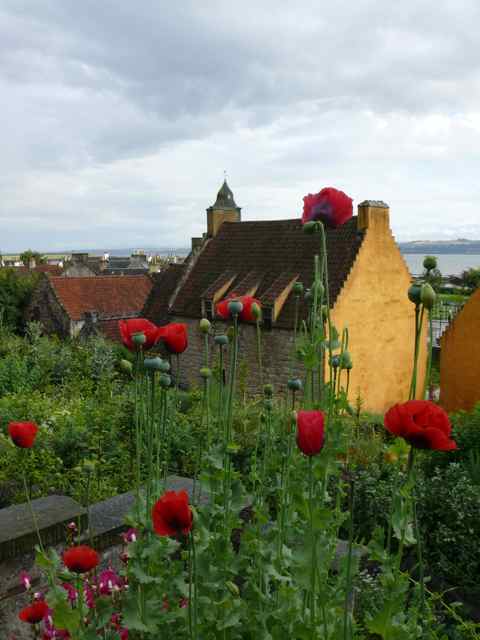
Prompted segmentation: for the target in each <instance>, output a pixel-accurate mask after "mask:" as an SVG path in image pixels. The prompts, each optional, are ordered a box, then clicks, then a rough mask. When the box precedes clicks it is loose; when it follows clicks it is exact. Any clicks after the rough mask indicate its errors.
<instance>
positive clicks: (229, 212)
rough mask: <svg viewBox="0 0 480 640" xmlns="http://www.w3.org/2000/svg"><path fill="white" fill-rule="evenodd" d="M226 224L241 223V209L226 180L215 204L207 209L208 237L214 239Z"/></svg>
mask: <svg viewBox="0 0 480 640" xmlns="http://www.w3.org/2000/svg"><path fill="white" fill-rule="evenodd" d="M224 222H241V207H237V205H236V203H235V200H234V197H233V193H232V190H231V189H230V187H229V186H228V184H227V181H226V180H224V181H223V184H222V186H221V187H220V191H219V192H218V194H217V199H216V201H215V204H213V205H212V206H211V207H208V209H207V236H208V237H209V238H214V237H215V236H216V235H217V233H218V230H219V229H220V227H221V226H222V224H223V223H224Z"/></svg>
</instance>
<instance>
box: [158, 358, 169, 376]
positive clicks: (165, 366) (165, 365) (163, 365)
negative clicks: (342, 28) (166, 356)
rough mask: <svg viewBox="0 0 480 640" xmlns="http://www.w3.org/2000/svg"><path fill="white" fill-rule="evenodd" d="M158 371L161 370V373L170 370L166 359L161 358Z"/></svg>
mask: <svg viewBox="0 0 480 640" xmlns="http://www.w3.org/2000/svg"><path fill="white" fill-rule="evenodd" d="M159 371H162V372H163V373H168V372H169V371H170V363H169V362H168V360H161V365H160V367H159Z"/></svg>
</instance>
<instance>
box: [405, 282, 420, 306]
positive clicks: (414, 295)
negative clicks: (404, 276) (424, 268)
mask: <svg viewBox="0 0 480 640" xmlns="http://www.w3.org/2000/svg"><path fill="white" fill-rule="evenodd" d="M421 293H422V285H421V284H417V283H416V282H415V283H414V284H412V285H411V286H410V288H409V289H408V299H409V300H410V302H413V304H414V305H419V304H420V303H421V302H422V300H421Z"/></svg>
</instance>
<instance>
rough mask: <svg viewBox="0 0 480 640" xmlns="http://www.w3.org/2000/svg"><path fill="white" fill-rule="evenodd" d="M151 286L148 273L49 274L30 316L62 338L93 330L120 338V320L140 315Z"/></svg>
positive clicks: (35, 294)
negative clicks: (106, 274) (101, 274)
mask: <svg viewBox="0 0 480 640" xmlns="http://www.w3.org/2000/svg"><path fill="white" fill-rule="evenodd" d="M151 288H152V280H151V279H150V278H149V277H148V276H144V275H140V276H136V275H133V276H104V277H98V276H93V277H80V278H78V277H70V278H63V277H46V278H44V279H42V282H40V283H39V285H38V286H37V287H36V289H35V291H34V292H33V294H32V299H31V301H30V304H29V306H28V309H27V319H28V320H36V321H38V322H40V323H41V325H42V327H43V330H44V332H45V333H46V334H56V335H58V336H60V337H62V338H67V337H76V336H85V335H89V334H92V333H98V334H102V335H104V336H105V337H107V338H109V339H111V340H115V341H117V342H119V341H120V335H119V331H118V321H119V320H121V319H127V318H136V317H138V316H139V315H141V311H142V309H143V307H144V305H145V302H146V300H147V297H148V295H149V293H150V290H151Z"/></svg>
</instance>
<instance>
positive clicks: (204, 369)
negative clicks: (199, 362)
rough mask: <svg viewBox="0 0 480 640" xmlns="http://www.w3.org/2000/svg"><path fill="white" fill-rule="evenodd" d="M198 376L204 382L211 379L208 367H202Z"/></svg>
mask: <svg viewBox="0 0 480 640" xmlns="http://www.w3.org/2000/svg"><path fill="white" fill-rule="evenodd" d="M200 376H201V377H202V378H203V379H204V380H208V378H211V377H212V370H211V369H209V368H208V367H202V368H201V369H200Z"/></svg>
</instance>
